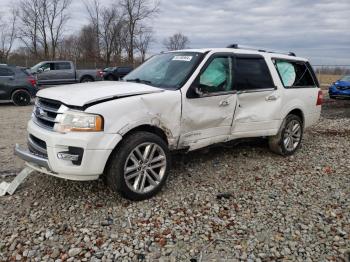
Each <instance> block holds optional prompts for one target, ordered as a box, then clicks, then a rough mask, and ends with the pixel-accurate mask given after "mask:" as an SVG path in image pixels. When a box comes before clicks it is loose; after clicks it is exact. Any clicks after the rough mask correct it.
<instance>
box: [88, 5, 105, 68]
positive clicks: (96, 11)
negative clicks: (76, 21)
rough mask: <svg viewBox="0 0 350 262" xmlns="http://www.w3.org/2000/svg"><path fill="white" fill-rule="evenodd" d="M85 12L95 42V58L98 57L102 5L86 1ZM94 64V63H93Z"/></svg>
mask: <svg viewBox="0 0 350 262" xmlns="http://www.w3.org/2000/svg"><path fill="white" fill-rule="evenodd" d="M84 4H85V8H86V11H87V12H88V14H89V20H90V24H91V25H92V26H93V29H94V34H95V41H96V48H97V49H96V51H97V56H96V58H99V57H100V17H101V15H100V13H101V10H102V5H101V3H100V0H86V1H85V2H84ZM95 63H96V61H95Z"/></svg>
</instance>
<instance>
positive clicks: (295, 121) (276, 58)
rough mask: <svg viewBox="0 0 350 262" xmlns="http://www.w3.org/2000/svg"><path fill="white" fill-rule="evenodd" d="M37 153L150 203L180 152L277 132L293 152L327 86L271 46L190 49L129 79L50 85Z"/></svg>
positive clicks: (279, 147)
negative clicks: (176, 152) (174, 155)
mask: <svg viewBox="0 0 350 262" xmlns="http://www.w3.org/2000/svg"><path fill="white" fill-rule="evenodd" d="M37 96H38V98H37V100H36V103H35V107H34V111H33V115H32V119H31V120H30V121H29V123H28V133H29V134H28V149H29V150H27V149H23V148H20V147H19V146H18V145H16V148H15V153H16V154H17V155H18V156H19V157H21V158H22V159H24V160H25V161H26V164H27V165H28V166H29V167H31V168H33V169H36V170H38V171H40V172H43V173H46V174H50V175H53V176H57V177H61V178H65V179H71V180H93V179H98V178H99V177H100V176H102V174H103V176H104V177H105V180H106V181H107V184H108V185H109V186H110V187H111V188H112V189H114V190H115V191H117V192H119V193H121V194H122V195H123V196H124V197H126V198H128V199H133V200H142V199H146V198H149V197H151V196H153V195H154V194H156V193H157V192H158V191H159V190H160V189H161V187H162V186H163V185H164V183H165V181H166V178H167V176H168V172H169V168H170V160H171V155H170V151H172V150H183V151H185V152H186V151H192V150H195V149H198V148H202V147H206V146H209V145H212V144H216V143H222V142H226V141H230V140H234V139H238V138H247V137H267V138H268V140H269V145H270V148H271V150H272V151H274V152H276V153H279V154H281V155H291V154H293V153H294V152H295V151H296V150H297V149H298V148H299V146H300V143H301V140H302V136H303V130H304V129H305V128H307V127H308V126H310V125H312V124H313V123H315V122H316V121H317V120H318V119H319V116H320V111H321V106H320V105H321V103H322V92H321V91H320V89H319V84H318V82H317V79H316V77H315V74H314V72H313V70H312V68H311V66H310V64H309V63H308V62H307V60H306V59H304V58H300V57H296V56H295V55H294V54H278V53H273V52H268V51H264V50H258V51H257V50H251V49H241V48H239V47H238V46H235V45H234V46H231V47H229V48H220V49H200V50H181V51H175V52H167V53H161V54H159V55H156V56H153V57H152V58H150V59H149V60H148V61H146V62H145V63H144V64H142V65H141V66H139V67H138V68H137V69H135V70H134V71H132V72H131V73H130V74H129V75H127V76H126V77H125V78H124V81H122V82H99V83H83V84H76V85H67V86H60V87H54V88H47V89H44V90H41V91H40V92H39V93H38V94H37Z"/></svg>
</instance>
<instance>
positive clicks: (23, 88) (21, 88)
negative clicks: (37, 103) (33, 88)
mask: <svg viewBox="0 0 350 262" xmlns="http://www.w3.org/2000/svg"><path fill="white" fill-rule="evenodd" d="M17 91H25V92H28V93H29V95H30V96H32V95H31V93H30V91H29V90H28V88H26V87H18V88H15V89H13V90H12V91H11V93H10V98H11V99H12V96H13V94H14V93H15V92H17Z"/></svg>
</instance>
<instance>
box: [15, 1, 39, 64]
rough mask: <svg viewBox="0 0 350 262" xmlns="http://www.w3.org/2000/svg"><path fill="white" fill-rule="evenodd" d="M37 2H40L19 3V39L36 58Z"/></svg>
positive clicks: (37, 31)
mask: <svg viewBox="0 0 350 262" xmlns="http://www.w3.org/2000/svg"><path fill="white" fill-rule="evenodd" d="M39 1H40V0H32V1H30V0H22V1H21V2H20V20H21V26H19V29H20V30H19V34H20V39H21V40H22V42H23V43H24V44H25V45H26V47H27V48H28V49H29V50H30V52H31V53H32V54H33V55H34V56H36V57H37V56H38V53H39V51H38V37H39V36H38V33H39Z"/></svg>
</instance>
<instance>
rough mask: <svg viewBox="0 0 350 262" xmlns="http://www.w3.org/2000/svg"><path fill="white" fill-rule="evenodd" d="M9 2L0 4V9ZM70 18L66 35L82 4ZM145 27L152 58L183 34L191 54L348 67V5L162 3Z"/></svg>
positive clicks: (81, 18) (280, 0) (76, 0)
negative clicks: (256, 52)
mask: <svg viewBox="0 0 350 262" xmlns="http://www.w3.org/2000/svg"><path fill="white" fill-rule="evenodd" d="M13 1H14V0H0V7H4V6H7V5H8V4H9V3H10V2H13ZM150 1H152V0H150ZM102 2H103V3H104V4H108V3H116V2H117V1H116V0H115V1H113V0H103V1H102ZM1 9H3V8H0V10H1ZM70 14H71V17H72V18H71V20H70V22H69V24H68V26H67V33H71V32H75V31H78V30H79V28H80V27H81V26H82V25H84V24H86V23H87V13H86V10H85V7H84V4H83V0H73V3H72V5H71V8H70ZM148 23H149V24H150V25H152V26H153V28H154V32H155V38H156V40H157V42H156V43H154V44H153V46H152V53H156V52H159V51H161V50H162V49H163V46H162V41H163V39H164V38H165V37H166V36H169V35H172V34H174V33H176V32H182V33H183V34H185V35H187V36H188V37H189V39H190V41H191V43H190V47H192V48H200V47H225V46H227V45H228V44H231V43H239V44H244V45H249V46H257V47H265V48H270V49H277V50H286V51H294V52H295V53H297V55H299V56H305V57H308V58H310V60H311V62H312V63H313V64H333V65H334V64H346V65H350V0H333V1H332V0H318V1H317V0H315V1H310V0H221V1H220V0H217V1H214V0H192V1H188V0H187V1H186V0H160V13H159V15H158V16H157V17H155V18H153V19H152V20H151V21H149V22H148Z"/></svg>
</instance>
